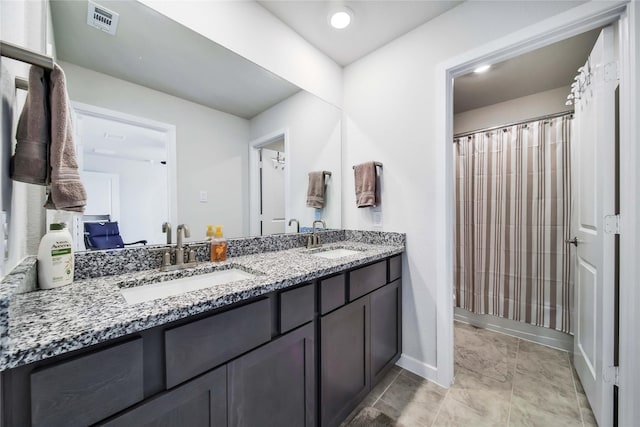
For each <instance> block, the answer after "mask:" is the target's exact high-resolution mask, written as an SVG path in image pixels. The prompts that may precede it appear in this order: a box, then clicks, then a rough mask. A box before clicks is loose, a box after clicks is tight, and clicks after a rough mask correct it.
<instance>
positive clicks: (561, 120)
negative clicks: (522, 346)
mask: <svg viewBox="0 0 640 427" xmlns="http://www.w3.org/2000/svg"><path fill="white" fill-rule="evenodd" d="M570 127H571V119H570V117H569V116H562V117H558V118H553V119H549V120H544V121H542V120H541V121H534V122H529V123H527V124H520V125H516V126H511V127H507V128H504V129H499V130H496V131H493V132H481V133H476V134H474V135H472V136H469V137H463V138H459V139H456V140H455V144H454V151H455V173H456V177H455V185H454V187H455V201H456V213H455V215H456V218H455V223H456V227H455V230H456V235H455V249H456V252H455V261H454V262H455V275H454V277H455V297H456V305H457V306H458V307H462V308H464V309H466V310H469V311H471V312H474V313H481V314H491V315H495V316H500V317H504V318H508V319H513V320H518V321H522V322H526V323H530V324H533V325H538V326H545V327H548V328H552V329H556V330H559V331H563V332H570V331H571V316H570V310H571V306H572V297H573V290H572V278H571V274H570V272H571V269H572V266H571V260H570V250H569V247H568V245H567V244H566V243H565V240H566V239H569V238H570V237H569V232H570V230H569V225H570V219H571V218H570V217H571V177H570V171H571V167H570V165H571V157H570Z"/></svg>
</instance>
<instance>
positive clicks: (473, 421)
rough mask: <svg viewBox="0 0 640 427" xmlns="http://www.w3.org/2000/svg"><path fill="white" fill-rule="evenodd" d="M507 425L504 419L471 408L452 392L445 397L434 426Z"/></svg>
mask: <svg viewBox="0 0 640 427" xmlns="http://www.w3.org/2000/svg"><path fill="white" fill-rule="evenodd" d="M505 425H506V418H505V419H504V420H495V419H492V418H490V417H487V416H486V414H484V413H482V412H480V411H478V410H477V409H475V408H471V407H469V406H467V405H465V404H463V403H461V402H459V401H458V400H456V399H452V398H451V393H449V395H447V397H446V398H445V400H444V402H443V404H442V407H441V408H440V411H439V413H438V417H437V418H436V420H435V422H434V423H433V427H471V426H473V427H494V426H495V427H498V426H500V427H502V426H505Z"/></svg>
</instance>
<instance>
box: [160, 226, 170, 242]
mask: <svg viewBox="0 0 640 427" xmlns="http://www.w3.org/2000/svg"><path fill="white" fill-rule="evenodd" d="M162 232H163V233H167V245H170V244H171V224H169V223H168V222H163V223H162Z"/></svg>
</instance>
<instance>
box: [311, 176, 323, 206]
mask: <svg viewBox="0 0 640 427" xmlns="http://www.w3.org/2000/svg"><path fill="white" fill-rule="evenodd" d="M307 206H308V207H310V208H317V209H322V208H323V207H324V172H322V171H320V172H309V187H308V188H307Z"/></svg>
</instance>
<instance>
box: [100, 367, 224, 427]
mask: <svg viewBox="0 0 640 427" xmlns="http://www.w3.org/2000/svg"><path fill="white" fill-rule="evenodd" d="M226 370H227V368H226V366H222V367H220V368H218V369H216V370H215V371H212V372H209V373H207V374H205V375H202V376H201V377H198V378H196V379H195V380H192V381H189V382H187V383H185V384H184V385H182V386H180V387H177V388H175V389H173V390H170V391H167V392H165V393H162V394H160V395H158V396H156V397H152V398H150V399H149V400H147V401H145V402H143V403H141V404H140V405H138V406H136V407H134V408H133V409H130V410H129V411H127V412H125V413H124V414H122V415H119V416H116V417H114V418H112V419H110V420H108V421H106V422H103V423H100V424H99V425H100V426H109V427H131V426H136V427H176V426H189V427H218V426H226V425H227V406H226V405H227V399H226V393H227V371H226Z"/></svg>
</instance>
